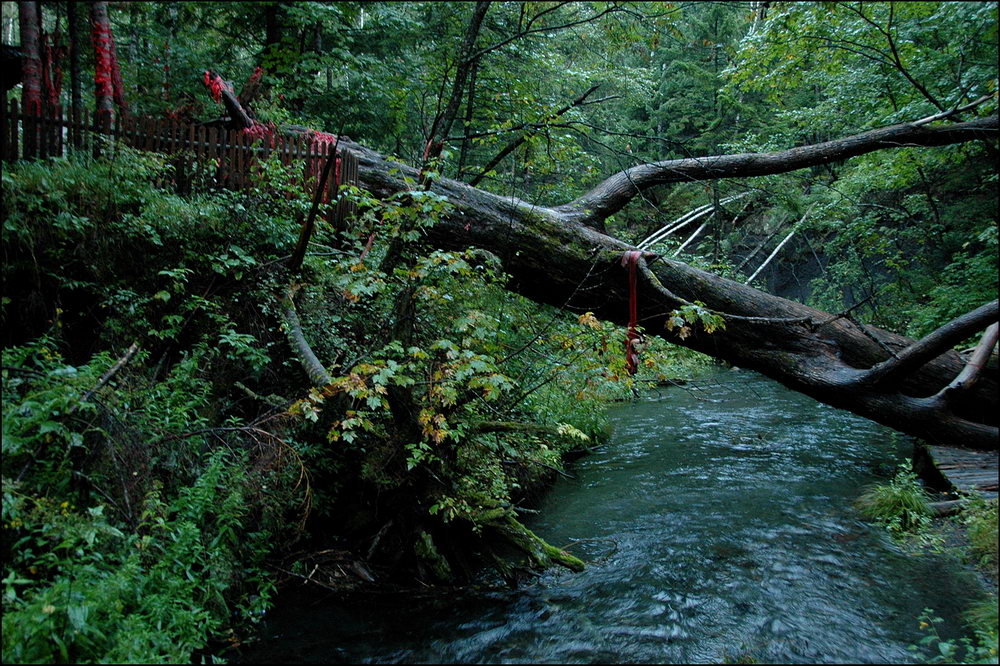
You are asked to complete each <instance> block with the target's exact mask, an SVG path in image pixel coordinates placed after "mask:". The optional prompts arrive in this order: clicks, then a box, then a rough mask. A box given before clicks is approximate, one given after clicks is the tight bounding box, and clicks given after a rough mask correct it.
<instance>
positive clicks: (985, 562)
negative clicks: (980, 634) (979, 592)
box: [962, 497, 997, 613]
mask: <svg viewBox="0 0 1000 666" xmlns="http://www.w3.org/2000/svg"><path fill="white" fill-rule="evenodd" d="M962 522H963V523H965V526H966V527H967V528H968V534H969V543H970V546H971V551H972V556H973V557H974V558H975V559H976V564H977V565H979V566H980V567H982V568H984V569H986V570H987V571H990V572H991V573H992V574H993V578H994V580H995V579H996V577H997V500H995V499H993V500H988V501H987V500H984V499H983V498H982V497H976V498H974V499H972V500H971V502H970V504H969V506H967V507H966V508H965V509H964V510H963V511H962ZM995 608H996V606H995V605H994V609H995ZM994 613H996V611H995V610H994Z"/></svg>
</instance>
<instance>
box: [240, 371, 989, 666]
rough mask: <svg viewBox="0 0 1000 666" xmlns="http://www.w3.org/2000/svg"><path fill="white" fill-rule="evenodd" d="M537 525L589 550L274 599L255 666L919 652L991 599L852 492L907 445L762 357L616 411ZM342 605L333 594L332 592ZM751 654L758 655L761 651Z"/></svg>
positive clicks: (880, 656) (886, 470)
mask: <svg viewBox="0 0 1000 666" xmlns="http://www.w3.org/2000/svg"><path fill="white" fill-rule="evenodd" d="M610 416H611V420H612V423H613V425H614V434H613V437H612V439H611V441H610V442H609V443H608V444H607V445H605V446H603V447H601V448H599V449H598V450H597V451H596V452H595V453H593V454H592V455H589V456H587V457H584V458H582V459H580V460H579V461H577V462H576V463H575V464H574V465H573V466H572V467H571V468H570V472H571V473H572V475H573V476H574V477H575V478H573V479H564V478H560V479H559V481H558V482H557V483H556V484H555V486H554V487H553V488H552V490H551V491H550V492H549V493H547V494H546V496H545V497H544V499H543V500H542V501H541V503H540V505H539V506H538V507H537V508H538V509H539V511H540V513H538V514H537V515H535V516H533V517H532V518H531V519H528V520H527V521H526V522H527V523H528V525H529V527H531V528H532V529H533V530H534V531H535V532H536V533H538V535H539V536H541V537H542V538H544V539H546V540H548V541H549V542H550V543H552V544H554V545H559V546H568V550H569V552H571V553H574V554H576V555H578V556H580V557H582V558H583V559H584V560H586V561H587V562H589V566H588V567H587V569H586V570H585V571H584V572H583V573H579V574H573V573H570V572H568V571H564V570H555V571H549V572H547V573H545V574H544V575H542V576H540V577H539V578H538V579H536V580H534V581H532V582H529V583H527V584H525V585H523V586H522V587H521V588H520V589H517V590H508V589H495V588H486V589H471V588H470V589H463V590H460V591H456V592H452V591H449V592H443V593H442V592H440V591H436V592H433V593H431V592H428V593H427V594H425V595H423V594H413V593H409V592H408V593H399V594H367V595H366V594H360V595H357V596H355V597H354V598H352V599H351V600H350V601H347V602H345V601H333V600H330V599H326V598H324V597H323V596H322V595H317V594H316V593H312V594H309V595H306V594H299V595H297V596H296V595H295V594H292V595H287V596H285V597H279V599H278V603H277V605H276V607H275V609H274V610H273V611H272V612H271V613H270V614H269V615H268V617H267V619H266V621H265V628H264V638H263V640H262V641H260V642H259V643H256V644H254V645H253V646H251V647H250V648H249V650H248V652H246V653H244V654H243V655H242V657H241V661H244V662H246V663H255V662H258V663H265V662H271V661H277V662H278V663H357V662H366V663H525V662H526V663H651V662H657V663H677V664H683V663H914V662H918V661H920V659H919V658H917V657H915V655H914V654H913V653H912V652H910V651H909V650H908V649H907V648H908V646H909V645H912V644H915V643H917V642H918V641H919V640H920V638H921V637H922V636H923V635H924V633H923V632H921V631H920V630H919V629H918V620H917V618H918V616H919V615H920V613H921V611H922V610H923V609H924V608H927V607H930V608H933V609H934V610H935V612H936V613H937V614H938V615H939V616H941V617H942V618H944V620H945V621H944V622H943V623H942V624H941V625H939V630H940V632H941V634H942V635H943V636H949V635H952V636H954V635H960V633H961V632H960V629H961V625H960V620H959V614H960V613H961V611H962V610H963V608H965V607H966V605H967V603H968V599H969V598H978V597H979V596H981V595H982V594H983V593H982V588H981V584H980V583H979V581H978V580H977V578H976V576H975V574H974V573H973V572H971V571H970V570H968V569H967V568H966V567H963V566H962V565H961V564H960V563H959V562H958V560H957V559H956V558H955V556H953V555H948V554H936V553H928V552H922V553H921V554H919V555H913V554H907V553H905V552H904V551H903V550H902V549H900V547H898V546H897V545H895V544H894V543H893V542H892V540H891V539H889V538H888V536H887V535H886V533H885V532H884V530H881V529H880V528H878V527H875V526H873V525H870V524H867V523H865V522H862V521H861V520H859V518H858V515H857V513H856V511H855V510H854V509H853V508H852V506H851V503H852V501H853V500H854V499H855V498H856V497H857V496H858V494H860V492H862V491H863V489H864V487H865V486H866V485H869V484H872V483H875V482H884V481H886V480H887V477H888V476H891V474H892V473H893V471H894V468H895V465H896V464H897V463H899V462H901V461H903V460H905V459H906V458H907V457H908V456H909V454H910V453H911V450H912V442H911V441H910V440H909V439H908V438H905V437H903V436H899V435H896V434H895V433H893V432H892V431H891V430H889V429H887V428H884V427H882V426H880V425H878V424H876V423H873V422H871V421H868V420H865V419H862V418H859V417H856V416H854V415H852V414H850V413H848V412H844V411H840V410H837V409H834V408H832V407H828V406H826V405H823V404H820V403H817V402H816V401H814V400H812V399H811V398H808V397H806V396H803V395H800V394H798V393H794V392H792V391H789V390H787V389H785V388H784V387H782V386H781V385H779V384H777V383H776V382H773V381H771V380H769V379H766V378H764V377H761V376H759V375H756V374H754V373H751V372H748V371H734V370H728V371H727V370H715V371H712V372H709V373H708V374H706V375H705V376H704V377H702V378H700V379H698V380H697V381H694V382H691V383H689V384H688V385H686V386H684V387H671V388H666V389H658V390H656V391H653V392H651V393H649V394H647V395H646V396H644V398H643V399H642V400H639V401H636V402H632V403H625V404H622V405H620V406H617V407H615V408H614V409H613V410H612V411H611V414H610ZM331 599H332V598H331ZM751 660H752V661H751Z"/></svg>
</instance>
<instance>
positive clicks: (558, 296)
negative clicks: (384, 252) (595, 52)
mask: <svg viewBox="0 0 1000 666" xmlns="http://www.w3.org/2000/svg"><path fill="white" fill-rule="evenodd" d="M996 130H997V117H996V116H991V117H987V118H980V119H977V120H973V121H970V122H964V123H956V124H953V125H949V126H945V127H941V128H931V127H926V126H924V125H921V124H918V123H904V124H901V125H895V126H892V127H887V128H881V129H877V130H872V131H870V132H865V133H863V134H858V135H855V136H852V137H847V138H845V139H839V140H836V141H830V142H826V143H822V144H817V145H814V146H804V147H799V148H793V149H790V150H787V151H781V152H775V153H752V154H742V155H726V156H716V157H704V158H689V159H681V160H671V161H668V162H659V163H653V164H645V165H640V166H637V167H633V168H632V169H629V170H627V171H624V172H621V173H619V174H616V175H614V176H612V177H611V178H609V179H607V180H605V181H604V182H603V183H601V184H599V185H598V186H597V187H595V188H594V189H592V190H591V191H590V192H588V193H587V194H585V195H584V196H582V197H580V198H578V199H576V200H575V201H573V202H570V203H568V204H565V205H561V206H556V207H542V206H536V205H533V204H531V203H529V202H526V201H522V200H520V199H516V198H513V197H503V196H499V195H495V194H491V193H489V192H486V191H483V190H480V189H476V188H474V187H471V186H469V185H466V184H464V183H460V182H458V181H454V180H451V179H447V178H442V179H439V180H437V181H435V182H434V183H433V185H432V190H433V191H434V192H435V193H437V194H440V195H442V196H445V197H447V198H448V200H449V201H450V202H451V204H452V205H453V206H454V210H453V212H452V213H451V214H450V215H448V216H447V217H446V219H445V220H443V221H442V222H440V223H438V224H437V225H436V226H434V227H433V228H432V229H430V230H429V231H428V234H427V238H426V240H427V241H428V242H429V243H430V244H432V245H433V246H435V247H438V248H442V249H456V250H460V249H465V248H468V247H479V248H483V249H485V250H488V251H491V252H493V253H494V254H496V255H497V256H498V257H499V258H500V260H501V261H502V264H503V267H504V269H505V270H506V271H507V272H508V273H509V274H510V275H511V280H510V283H509V287H510V288H511V289H513V290H514V291H516V292H518V293H521V294H523V295H524V296H527V297H528V298H531V299H532V300H535V301H539V302H543V303H548V304H551V305H555V306H557V307H564V308H566V309H567V310H568V311H571V312H585V311H591V312H593V313H594V314H595V315H597V316H598V317H600V318H603V319H606V320H609V321H613V322H616V323H619V324H625V323H627V314H628V308H627V303H628V285H627V281H626V277H627V271H626V270H625V269H624V268H622V266H621V258H622V254H623V253H624V252H626V251H628V250H635V249H636V248H635V247H633V246H631V245H629V244H627V243H624V242H622V241H620V240H618V239H616V238H613V237H611V236H608V235H606V234H604V233H602V232H601V231H598V229H597V228H595V227H601V226H603V221H604V219H605V218H606V217H607V216H608V215H611V214H613V213H614V212H616V211H618V210H620V209H621V208H622V207H623V206H625V205H626V204H627V203H628V201H629V200H630V199H632V198H633V197H634V196H636V195H637V194H638V193H639V191H641V190H642V189H646V188H648V187H652V186H654V185H661V184H664V183H669V182H678V181H687V180H692V179H698V180H709V179H718V178H732V177H748V176H757V175H765V174H774V173H782V172H786V171H792V170H795V169H800V168H804V167H808V166H814V165H817V164H824V163H827V162H831V161H837V160H843V159H846V158H849V157H853V156H857V155H862V154H865V153H868V152H873V151H876V150H882V149H887V148H895V147H902V146H941V145H947V144H952V143H960V142H964V141H970V140H977V139H987V140H990V139H993V138H994V137H995V136H996ZM340 145H341V148H343V149H347V150H350V151H352V152H354V153H355V154H356V155H357V156H358V160H359V172H360V179H361V185H362V186H363V187H365V188H367V189H368V190H369V191H371V192H372V193H373V194H375V195H376V196H380V197H385V196H388V195H391V194H393V193H396V192H399V191H401V190H405V189H407V186H406V185H405V184H404V182H403V178H404V177H409V178H412V179H414V180H415V181H418V178H419V172H418V170H417V169H414V168H412V167H408V166H405V165H402V164H398V163H395V162H388V161H386V160H385V159H384V158H383V157H382V156H381V155H379V154H378V153H376V152H374V151H372V150H370V149H368V148H365V147H364V146H361V145H360V144H357V143H355V142H353V141H351V140H350V139H347V138H346V137H342V138H341V144H340ZM390 170H393V171H392V173H390ZM418 182H419V181H418ZM647 259H648V261H647ZM640 268H641V278H640V281H639V323H640V324H641V325H642V326H644V327H645V330H646V332H647V333H649V334H654V335H659V336H661V337H663V338H665V339H667V340H668V341H670V342H673V343H676V344H680V345H683V346H686V347H689V348H691V349H695V350H697V351H700V352H703V353H705V354H709V355H711V356H714V357H716V358H720V359H724V360H726V361H728V362H730V363H733V364H734V365H737V366H740V367H743V368H748V369H751V370H755V371H757V372H760V373H761V374H764V375H766V376H768V377H771V378H773V379H775V380H777V381H779V382H781V383H782V384H784V385H785V386H787V387H789V388H791V389H793V390H795V391H800V392H802V393H805V394H807V395H809V396H811V397H813V398H815V399H817V400H819V401H821V402H824V403H827V404H830V405H833V406H835V407H839V408H842V409H846V410H849V411H851V412H854V413H855V414H858V415H861V416H864V417H866V418H869V419H872V420H874V421H877V422H879V423H882V424H884V425H887V426H889V427H891V428H894V429H896V430H898V431H900V432H903V433H906V434H910V435H914V436H916V437H919V438H922V439H925V440H928V441H930V442H934V443H940V444H951V445H962V446H969V447H975V448H980V449H991V450H995V449H997V448H998V442H997V417H996V414H997V377H996V372H995V371H991V372H988V373H987V374H985V375H984V376H982V377H981V379H980V380H979V381H978V382H977V383H976V384H975V385H974V386H973V387H971V388H970V389H969V390H968V391H964V392H963V393H962V394H961V396H960V397H959V398H956V397H954V396H952V397H950V398H945V397H943V396H939V395H937V394H938V392H939V391H940V390H941V389H942V388H944V387H946V386H947V385H948V384H949V383H950V382H951V381H952V380H953V379H954V378H955V377H956V376H957V375H958V374H959V373H960V372H961V371H962V369H963V367H964V365H965V363H964V362H963V360H962V358H961V357H960V356H959V354H958V353H956V352H954V351H952V350H951V347H952V346H954V345H955V344H957V343H958V342H960V341H961V340H963V339H965V338H967V337H969V336H971V335H974V334H975V333H976V332H978V331H980V330H982V329H983V328H985V327H986V326H988V325H989V324H990V323H991V322H993V321H996V320H997V303H996V301H994V302H993V303H991V304H988V305H986V306H984V307H983V308H980V309H979V310H977V311H976V312H975V313H970V315H967V316H965V317H963V318H960V319H961V321H959V320H956V322H954V323H953V325H951V326H952V328H951V329H950V331H949V332H945V333H942V334H941V335H938V336H937V337H936V338H934V339H933V340H930V341H929V342H927V344H925V345H924V346H923V347H922V348H921V349H922V350H923V351H922V354H920V355H917V356H919V358H918V359H917V361H909V362H908V363H905V364H904V363H900V362H897V361H895V360H894V359H893V356H894V355H898V354H899V353H900V352H901V351H902V350H904V349H908V348H911V347H914V344H915V343H914V341H913V340H910V339H908V338H905V337H902V336H899V335H896V334H893V333H890V332H888V331H884V330H881V329H877V328H875V327H872V326H866V327H864V328H863V329H862V328H861V327H859V326H858V325H857V324H855V323H853V322H852V321H850V319H848V318H845V317H838V316H836V315H832V314H829V313H826V312H822V311H819V310H816V309H814V308H810V307H807V306H805V305H802V304H800V303H796V302H793V301H790V300H787V299H784V298H780V297H778V296H773V295H771V294H768V293H765V292H762V291H759V290H757V289H753V288H751V287H748V286H746V285H743V284H740V283H737V282H734V281H732V280H728V279H725V278H722V277H719V276H717V275H713V274H711V273H708V272H705V271H702V270H699V269H697V268H693V267H691V266H688V265H687V264H684V263H682V262H679V261H674V260H670V259H666V258H663V257H655V256H654V255H651V254H649V253H647V254H646V256H645V257H644V259H643V260H641V262H640ZM696 300H697V301H701V302H702V303H704V304H705V306H706V307H707V308H709V309H711V310H713V311H715V312H717V313H719V314H721V315H722V316H723V317H724V319H725V329H724V330H717V331H715V332H714V333H712V334H707V333H705V332H704V331H702V330H694V331H693V332H691V333H690V335H688V336H687V337H686V338H684V339H682V338H681V337H680V336H679V335H678V334H677V332H676V331H674V332H671V331H668V330H667V329H666V327H665V323H666V321H667V318H668V315H669V313H670V312H671V311H673V310H675V309H677V308H678V307H680V306H682V305H684V304H687V303H691V302H693V301H696ZM929 337H930V336H929ZM914 349H916V348H914ZM879 364H882V366H880V370H878V371H876V370H872V368H874V367H875V366H877V365H879Z"/></svg>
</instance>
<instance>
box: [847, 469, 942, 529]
mask: <svg viewBox="0 0 1000 666" xmlns="http://www.w3.org/2000/svg"><path fill="white" fill-rule="evenodd" d="M857 506H858V509H859V510H860V511H861V515H863V516H865V517H866V518H869V519H871V520H874V521H876V522H877V523H879V524H880V525H882V526H883V527H885V529H886V530H888V531H889V533H890V534H892V535H893V536H894V537H898V538H901V537H905V536H907V535H916V534H919V533H921V532H922V531H924V530H926V528H927V527H928V526H929V525H930V523H931V516H932V515H933V512H932V511H931V508H930V506H929V505H928V500H927V493H926V491H925V490H924V489H923V486H922V485H921V484H920V481H919V480H918V478H917V475H916V474H915V473H914V472H912V471H911V470H910V469H909V467H908V466H907V465H906V463H901V464H900V466H899V471H898V472H897V473H896V476H894V477H893V478H892V480H891V481H889V483H886V484H880V485H877V486H875V487H873V488H871V489H870V490H868V491H867V492H865V493H864V494H862V495H861V496H860V497H859V498H858V499H857Z"/></svg>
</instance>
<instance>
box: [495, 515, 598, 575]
mask: <svg viewBox="0 0 1000 666" xmlns="http://www.w3.org/2000/svg"><path fill="white" fill-rule="evenodd" d="M493 528H494V529H495V530H496V531H497V532H498V533H499V534H500V535H501V536H503V537H504V538H505V539H506V540H507V541H509V542H510V543H511V544H513V545H514V546H516V547H517V548H519V549H520V550H522V551H524V552H525V553H526V554H527V555H528V557H529V558H531V561H532V562H533V563H534V564H535V565H537V566H539V567H550V566H553V565H555V564H558V565H560V566H564V567H566V568H567V569H570V570H571V571H583V570H584V569H585V568H586V565H585V564H584V562H583V560H581V559H580V558H578V557H574V556H572V555H570V554H569V553H567V552H566V551H564V550H562V549H561V548H556V547H555V546H553V545H551V544H549V543H547V542H546V541H545V540H544V539H542V538H541V537H539V536H538V535H537V534H535V533H534V532H532V531H531V530H529V529H528V528H527V527H525V526H524V525H523V524H521V523H520V522H518V521H517V519H515V518H513V517H507V519H506V520H505V521H503V522H501V523H497V524H494V525H493Z"/></svg>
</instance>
